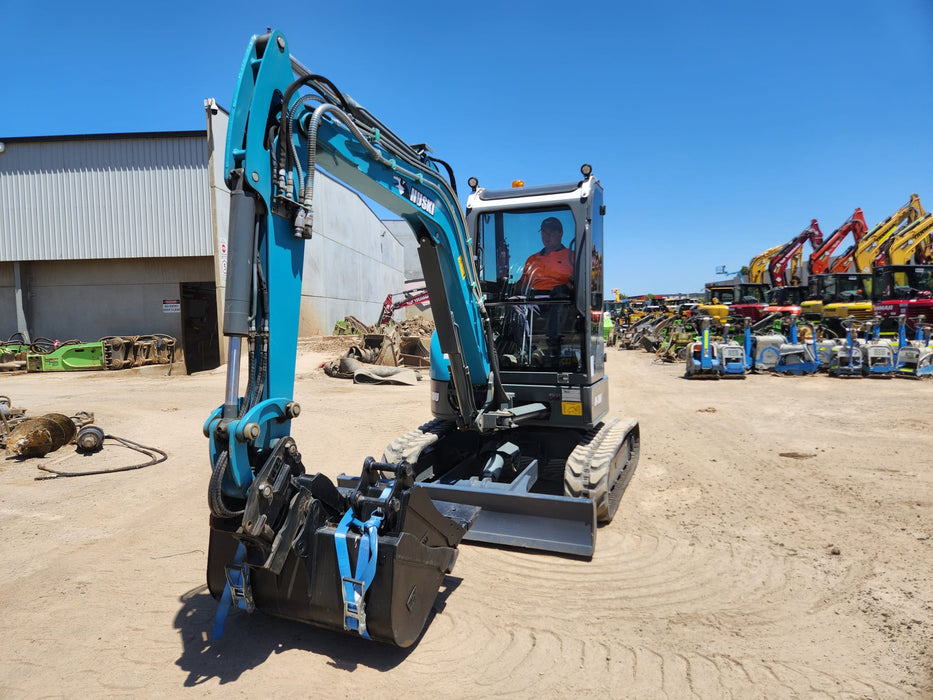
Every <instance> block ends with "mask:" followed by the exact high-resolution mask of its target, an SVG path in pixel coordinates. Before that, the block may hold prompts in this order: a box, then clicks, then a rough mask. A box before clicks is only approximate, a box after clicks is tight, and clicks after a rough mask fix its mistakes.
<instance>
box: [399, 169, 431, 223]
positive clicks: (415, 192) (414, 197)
mask: <svg viewBox="0 0 933 700" xmlns="http://www.w3.org/2000/svg"><path fill="white" fill-rule="evenodd" d="M392 178H393V179H394V180H395V188H396V189H397V190H398V193H399V194H400V195H402V196H403V197H405V198H407V199H408V201H410V202H411V203H412V204H414V205H415V206H416V207H418V208H419V209H423V210H424V211H426V212H427V213H428V214H430V215H431V216H434V209H435V208H436V207H437V205H436V204H435V203H434V200H433V199H431V198H430V197H428V195H426V194H425V193H424V192H422V191H421V190H419V189H418V188H417V187H415V186H414V185H409V184H408V183H406V182H405V180H403V179H402V177H401V176H399V175H393V176H392Z"/></svg>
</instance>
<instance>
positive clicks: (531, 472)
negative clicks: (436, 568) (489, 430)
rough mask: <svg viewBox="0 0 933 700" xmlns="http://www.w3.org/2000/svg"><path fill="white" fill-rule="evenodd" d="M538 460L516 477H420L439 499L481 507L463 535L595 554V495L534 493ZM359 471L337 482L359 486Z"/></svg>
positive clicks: (511, 544)
mask: <svg viewBox="0 0 933 700" xmlns="http://www.w3.org/2000/svg"><path fill="white" fill-rule="evenodd" d="M537 479H538V463H537V461H533V462H531V464H529V465H528V466H527V467H526V468H525V469H524V471H522V473H521V474H520V475H519V476H518V477H517V478H516V479H515V480H514V481H512V482H511V483H508V484H500V483H496V482H489V481H481V480H478V479H461V480H458V481H457V482H456V483H453V484H442V483H438V482H418V486H419V487H420V489H421V490H423V491H425V492H426V493H427V494H428V495H430V497H431V498H432V499H433V500H434V501H436V502H446V503H456V504H460V505H462V506H477V507H479V508H480V509H481V510H480V512H479V516H478V517H477V518H476V521H475V522H474V523H473V524H472V525H471V526H470V529H469V530H468V531H467V532H466V534H465V535H464V537H463V539H464V541H466V542H480V543H485V544H493V545H500V546H505V547H519V548H523V549H533V550H538V551H543V552H553V553H555V554H570V555H573V556H579V557H586V558H590V557H592V556H593V552H594V550H595V548H596V525H597V519H596V504H595V502H594V500H593V499H592V498H575V497H570V496H554V495H550V494H544V493H534V492H532V491H531V490H530V489H531V487H532V486H534V484H535V482H536V481H537ZM357 482H358V479H357V478H356V477H349V476H346V475H343V474H341V475H340V476H339V477H338V479H337V483H338V484H340V486H344V487H353V486H354V485H355V484H356V483H357Z"/></svg>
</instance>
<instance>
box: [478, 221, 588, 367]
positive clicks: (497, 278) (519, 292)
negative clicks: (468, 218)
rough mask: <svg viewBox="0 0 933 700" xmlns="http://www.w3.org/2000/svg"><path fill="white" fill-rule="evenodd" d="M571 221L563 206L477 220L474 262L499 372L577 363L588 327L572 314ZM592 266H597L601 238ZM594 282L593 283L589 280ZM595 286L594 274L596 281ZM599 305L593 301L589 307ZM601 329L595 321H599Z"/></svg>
mask: <svg viewBox="0 0 933 700" xmlns="http://www.w3.org/2000/svg"><path fill="white" fill-rule="evenodd" d="M576 232H577V223H576V221H575V220H574V216H573V212H572V211H571V210H570V209H569V208H566V207H561V208H535V209H522V210H512V211H508V210H507V211H496V212H489V213H484V214H481V215H480V216H479V217H478V218H477V230H476V262H477V267H478V269H479V275H480V281H481V285H482V290H483V293H484V295H485V297H486V307H487V309H488V310H489V314H490V319H491V321H492V326H493V329H494V332H495V333H496V336H497V338H496V348H497V350H498V352H499V363H500V366H501V367H502V369H503V370H515V369H559V370H560V371H567V372H576V371H580V370H581V368H582V364H581V362H582V359H581V358H582V355H583V337H584V333H586V332H589V328H588V323H587V322H582V321H581V319H580V315H579V313H577V311H576V305H575V303H574V302H575V297H576V285H577V284H578V282H577V281H576V280H577V279H582V280H584V282H585V283H587V284H589V279H588V277H590V276H592V275H593V274H597V275H598V274H601V268H600V269H598V270H597V269H595V268H594V270H591V271H590V275H588V276H578V275H577V273H576V268H577V265H578V256H577V250H576V243H575V241H576ZM595 238H596V237H595V236H594V241H593V246H594V247H597V246H598V248H599V250H593V251H592V253H591V255H585V256H583V257H584V259H586V260H589V261H590V262H591V263H592V265H594V266H596V265H601V258H602V250H601V248H602V239H601V237H600V238H599V240H598V241H596V240H595ZM595 283H596V281H594V284H595ZM598 283H599V285H600V289H601V285H602V279H601V278H600V279H599V280H598ZM601 306H602V299H601V298H600V299H599V302H598V306H597V307H596V308H597V309H600V308H601ZM600 327H601V324H600Z"/></svg>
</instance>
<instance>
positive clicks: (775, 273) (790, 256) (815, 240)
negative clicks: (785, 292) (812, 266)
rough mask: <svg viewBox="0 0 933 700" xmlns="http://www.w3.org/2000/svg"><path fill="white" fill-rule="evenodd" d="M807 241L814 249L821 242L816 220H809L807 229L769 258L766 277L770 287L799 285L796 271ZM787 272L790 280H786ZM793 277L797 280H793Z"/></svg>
mask: <svg viewBox="0 0 933 700" xmlns="http://www.w3.org/2000/svg"><path fill="white" fill-rule="evenodd" d="M807 241H810V244H811V245H812V246H813V247H814V248H817V247H818V246H819V245H820V244H821V243H822V242H823V232H822V231H820V225H819V223H817V220H816V219H811V220H810V225H809V226H808V227H807V228H805V229H804V230H803V231H802V232H801V233H799V234H798V235H797V236H795V237H794V238H793V239H792V240H791V241H789V242H788V243H785V244H784V246H783V247H782V248H781V250H780V251H779V252H778V253H777V255H775V256H773V257H772V258H771V261H770V262H769V263H768V276H769V277H770V282H771V285H772V286H774V287H786V286H787V285H798V284H800V282H801V280H800V279H799V275H798V271H799V269H800V267H801V263H802V260H803V246H804V244H805V243H806V242H807ZM788 272H789V273H790V279H788ZM795 277H796V278H797V279H794V278H795Z"/></svg>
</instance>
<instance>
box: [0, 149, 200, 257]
mask: <svg viewBox="0 0 933 700" xmlns="http://www.w3.org/2000/svg"><path fill="white" fill-rule="evenodd" d="M207 161H208V152H207V138H206V135H205V133H204V132H183V133H166V134H160V133H151V134H137V135H122V136H121V135H116V136H112V137H98V136H93V137H69V138H60V137H59V138H56V137H49V138H48V139H22V140H20V139H11V140H7V141H5V148H4V149H3V152H2V153H0V260H3V261H10V260H81V259H95V258H150V257H194V256H204V255H213V243H212V240H211V238H212V236H211V233H212V231H211V207H210V202H209V182H208V176H207V167H208V162H207Z"/></svg>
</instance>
